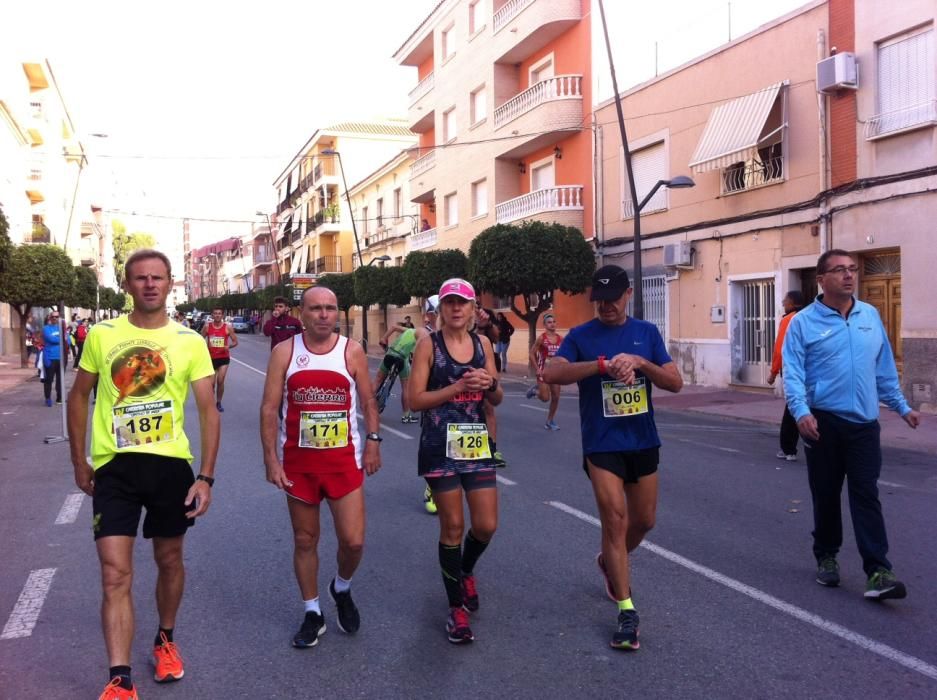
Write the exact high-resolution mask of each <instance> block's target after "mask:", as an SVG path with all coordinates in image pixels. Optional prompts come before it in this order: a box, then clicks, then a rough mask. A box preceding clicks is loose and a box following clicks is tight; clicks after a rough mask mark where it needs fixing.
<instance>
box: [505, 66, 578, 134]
mask: <svg viewBox="0 0 937 700" xmlns="http://www.w3.org/2000/svg"><path fill="white" fill-rule="evenodd" d="M570 99H579V100H581V99H582V76H581V75H556V76H553V77H552V78H547V79H546V80H541V81H540V82H539V83H537V84H536V85H533V86H532V87H529V88H528V89H526V90H524V92H522V93H520V94H519V95H515V96H514V97H512V98H511V99H510V100H508V101H507V102H505V103H504V104H503V105H501V106H500V107H498V108H497V109H496V110H495V115H494V117H495V129H498V128H500V127H502V126H504V125H505V124H507V123H508V122H510V121H512V120H514V119H517V118H518V117H519V116H521V115H522V114H525V113H527V112H529V111H530V110H532V109H534V108H535V107H539V106H540V105H542V104H544V103H545V102H552V101H553V100H570Z"/></svg>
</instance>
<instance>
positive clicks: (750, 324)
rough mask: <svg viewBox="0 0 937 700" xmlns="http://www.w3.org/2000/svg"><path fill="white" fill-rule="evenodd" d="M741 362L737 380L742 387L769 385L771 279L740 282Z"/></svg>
mask: <svg viewBox="0 0 937 700" xmlns="http://www.w3.org/2000/svg"><path fill="white" fill-rule="evenodd" d="M740 286H741V291H742V326H741V329H740V330H741V341H742V342H741V345H742V348H741V350H742V363H741V366H740V368H739V381H740V382H741V383H742V384H761V385H765V384H767V383H768V375H769V374H770V372H771V357H772V355H773V353H774V335H775V326H774V324H775V318H774V280H753V281H751V282H741V283H740Z"/></svg>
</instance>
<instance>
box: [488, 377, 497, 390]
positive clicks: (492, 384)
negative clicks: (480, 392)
mask: <svg viewBox="0 0 937 700" xmlns="http://www.w3.org/2000/svg"><path fill="white" fill-rule="evenodd" d="M497 390H498V380H497V379H492V380H491V386H490V387H488V388H487V389H486V390H485V391H497Z"/></svg>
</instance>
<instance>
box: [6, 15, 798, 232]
mask: <svg viewBox="0 0 937 700" xmlns="http://www.w3.org/2000/svg"><path fill="white" fill-rule="evenodd" d="M437 2H438V0H403V1H402V2H401V1H398V2H391V1H388V0H342V1H339V2H335V1H330V0H305V1H304V2H284V1H283V0H265V1H264V2H252V3H243V4H240V3H231V2H217V1H215V0H186V1H185V2H183V1H181V0H164V1H163V2H160V3H148V4H141V3H135V2H127V1H126V0H122V1H121V2H115V1H113V0H83V1H82V2H74V1H73V0H69V1H64V0H31V1H30V2H28V3H25V2H23V3H15V4H14V3H5V7H4V10H3V15H4V19H3V24H4V25H5V26H4V27H3V33H4V36H3V38H2V40H0V45H2V48H0V60H17V59H19V60H21V61H22V60H37V59H41V58H48V59H49V61H50V62H51V64H52V69H53V71H54V72H55V75H56V78H57V80H58V82H59V84H60V87H61V89H62V91H63V94H64V96H65V99H66V102H67V106H68V109H69V111H70V113H71V116H72V119H73V121H74V123H75V124H76V128H77V131H78V133H79V136H80V138H81V140H82V143H83V144H84V145H85V148H86V150H87V152H88V155H89V163H90V164H89V168H88V174H87V177H86V178H85V184H84V185H83V186H86V187H88V188H89V189H91V190H93V191H94V193H95V194H94V196H95V197H97V198H99V199H108V200H110V201H108V202H103V203H104V206H105V208H106V209H112V210H116V212H115V213H113V214H112V215H113V216H115V217H116V218H121V219H123V220H124V221H125V222H127V223H128V228H130V230H143V231H149V232H152V233H155V234H156V235H157V237H158V239H159V240H160V241H161V242H165V243H166V244H170V243H171V244H172V245H176V244H178V245H180V246H181V243H179V241H180V240H181V219H182V217H189V218H190V219H191V222H192V223H191V227H192V228H191V230H192V239H193V245H195V246H198V245H203V244H205V243H208V242H210V241H213V240H218V239H221V238H224V237H227V236H229V235H240V234H243V233H246V232H247V231H248V230H249V223H248V222H250V221H260V220H261V219H260V217H257V216H256V215H255V212H256V211H257V210H261V211H268V212H269V211H272V210H273V208H274V207H275V205H276V202H275V199H276V197H275V193H274V191H273V187H272V183H273V180H274V179H275V178H276V176H277V175H278V174H279V173H280V172H281V171H282V169H283V168H284V167H285V166H286V165H287V164H288V162H289V160H290V159H291V158H292V157H293V156H294V155H295V154H296V152H297V151H298V150H299V149H300V148H301V147H302V145H303V144H304V143H305V142H306V140H307V139H308V138H309V137H310V136H311V135H312V133H313V132H314V131H315V130H316V129H317V128H322V127H325V126H328V125H329V124H332V123H335V122H339V121H342V120H345V119H359V120H360V119H368V118H378V117H387V116H406V110H407V93H408V91H409V90H410V89H411V88H412V87H413V86H414V85H415V84H416V82H417V81H416V69H415V68H409V67H400V66H397V65H396V63H395V62H394V60H393V58H392V56H393V53H394V51H396V50H397V48H398V47H399V46H400V45H401V44H402V43H403V42H404V41H405V40H406V38H407V37H408V36H409V35H410V33H411V32H412V31H414V30H415V29H416V28H417V26H418V25H419V24H420V22H422V21H423V19H424V18H425V17H426V16H427V14H428V13H429V12H430V11H431V10H432V8H433V7H435V5H436V4H437ZM802 4H803V1H802V0H732V2H731V3H730V2H727V1H726V0H657V1H656V2H654V3H638V2H636V1H634V0H605V7H606V13H607V17H608V21H609V34H610V37H611V42H612V44H613V46H614V52H615V63H616V67H617V72H618V79H619V87H620V88H621V89H622V90H625V89H626V88H627V87H628V86H630V85H634V84H636V83H638V82H641V81H643V80H646V79H648V78H650V77H653V75H654V69H655V42H656V55H657V65H658V70H659V71H660V72H663V71H665V70H667V69H669V68H672V67H674V66H676V65H678V64H680V63H682V62H684V61H686V60H688V59H690V58H692V57H693V56H695V55H699V54H700V53H703V52H705V51H707V50H709V49H711V48H714V47H715V46H717V45H719V44H721V43H724V42H725V41H726V40H727V38H728V36H729V19H728V17H729V13H730V8H731V16H732V22H731V24H732V31H731V35H732V37H733V38H734V37H737V36H739V35H740V34H742V33H744V32H745V31H748V30H750V29H752V28H754V27H756V26H758V25H759V24H761V23H764V22H766V21H769V20H770V19H772V18H774V17H777V16H780V15H782V14H784V13H786V12H788V11H790V10H791V9H793V8H795V7H798V6H800V5H802ZM594 21H595V27H596V29H598V27H599V24H598V16H597V15H596V17H595V18H594ZM10 28H15V31H14V32H9V31H8V30H9V29H10ZM596 36H600V34H596ZM598 48H602V47H601V46H599V47H598ZM603 50H604V49H603ZM596 57H597V59H601V60H597V61H596V62H595V67H594V68H595V71H596V72H597V75H598V79H599V95H600V96H604V97H608V96H611V85H610V81H609V80H608V79H607V64H606V62H605V60H604V53H598V54H596ZM199 219H224V220H227V219H230V220H233V221H232V222H218V223H210V222H202V221H199Z"/></svg>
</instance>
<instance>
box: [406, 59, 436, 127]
mask: <svg viewBox="0 0 937 700" xmlns="http://www.w3.org/2000/svg"><path fill="white" fill-rule="evenodd" d="M435 82H436V81H435V76H434V74H433V73H430V74H429V75H427V76H426V77H425V78H423V80H421V81H420V82H419V83H417V86H416V87H415V88H413V89H412V90H411V91H410V111H409V113H408V116H409V118H410V131H413V132H416V133H418V134H422V133H423V132H425V131H429V130H430V129H432V128H433V125H434V124H433V122H434V121H435V109H434V107H433V100H432V98H431V97H427V95H429V93H431V92H432V91H433V87H434V85H435Z"/></svg>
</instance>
